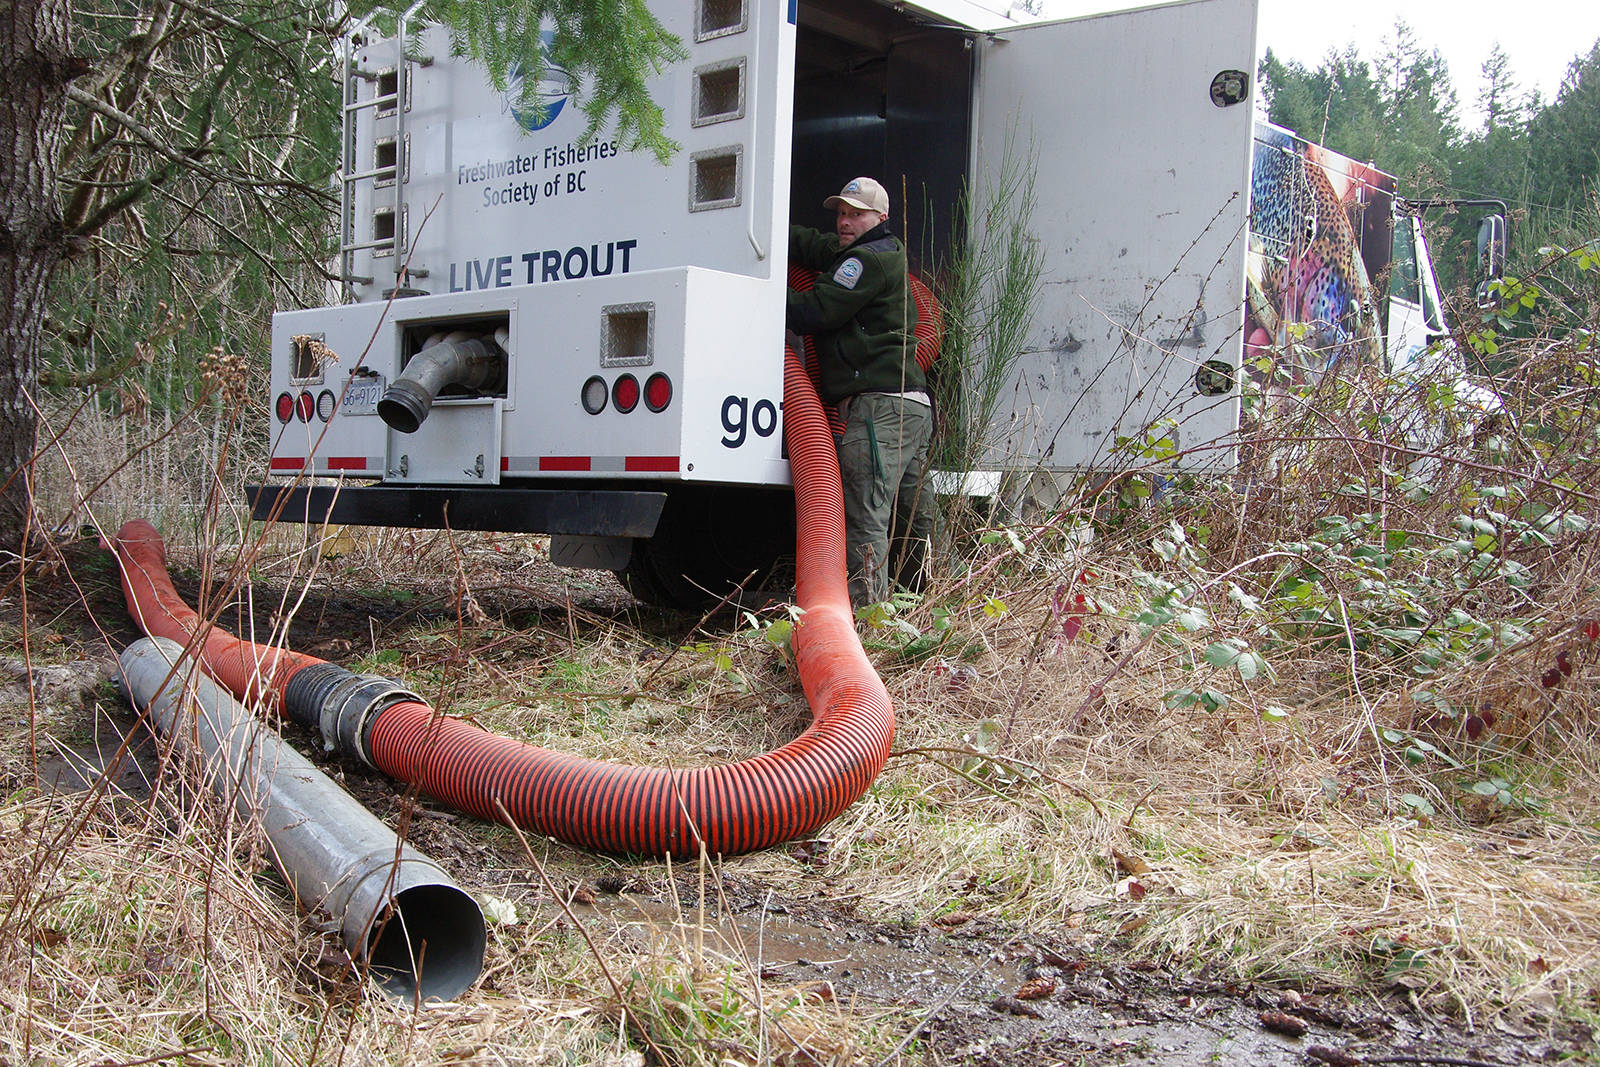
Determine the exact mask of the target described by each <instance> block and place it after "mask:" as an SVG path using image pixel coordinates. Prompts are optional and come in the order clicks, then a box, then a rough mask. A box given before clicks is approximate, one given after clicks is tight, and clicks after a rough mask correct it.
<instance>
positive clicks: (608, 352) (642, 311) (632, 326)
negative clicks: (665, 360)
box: [600, 301, 656, 367]
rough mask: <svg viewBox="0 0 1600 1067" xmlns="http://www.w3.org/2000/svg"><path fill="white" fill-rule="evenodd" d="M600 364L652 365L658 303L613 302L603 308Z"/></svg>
mask: <svg viewBox="0 0 1600 1067" xmlns="http://www.w3.org/2000/svg"><path fill="white" fill-rule="evenodd" d="M601 315H602V323H603V325H602V327H601V330H600V365H601V366H602V367H648V366H650V365H651V364H652V363H654V362H655V343H656V305H655V303H654V302H653V301H647V302H643V303H638V304H612V305H610V306H608V307H606V308H603V309H602V310H601Z"/></svg>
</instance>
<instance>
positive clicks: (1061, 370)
mask: <svg viewBox="0 0 1600 1067" xmlns="http://www.w3.org/2000/svg"><path fill="white" fill-rule="evenodd" d="M1255 25H1256V4H1255V2H1254V0H1194V2H1191V3H1180V4H1172V5H1164V6H1160V7H1152V8H1145V9H1140V10H1135V11H1127V12H1122V13H1118V14H1111V15H1102V16H1096V17H1090V18H1083V19H1076V20H1070V21H1066V22H1058V23H1050V24H1045V25H1040V26H1035V27H1025V28H1023V29H1020V30H1012V31H1007V32H1005V33H1003V34H1001V35H1000V36H999V37H998V38H997V39H994V40H984V41H982V42H981V44H980V47H981V49H982V51H981V52H980V55H979V63H978V70H979V79H980V86H979V94H980V103H979V108H978V115H977V123H978V129H977V135H976V156H977V168H976V174H977V180H978V182H979V183H980V184H979V191H978V195H979V202H980V204H981V203H982V196H983V188H984V187H983V185H982V183H983V182H984V180H985V179H987V178H992V176H994V175H998V174H1000V173H1001V172H1002V170H1003V167H1004V161H1005V156H1006V154H1007V150H1008V143H1010V144H1011V145H1012V147H1011V151H1012V152H1013V154H1014V155H1020V156H1028V155H1031V158H1032V161H1033V164H1034V167H1035V173H1036V186H1035V187H1036V192H1037V205H1036V207H1035V210H1034V213H1033V217H1032V225H1031V229H1032V231H1033V233H1034V235H1035V236H1036V238H1037V240H1038V241H1039V243H1040V248H1041V250H1042V252H1043V256H1044V278H1043V295H1042V297H1041V299H1040V301H1039V306H1038V309H1037V312H1036V314H1035V316H1034V319H1033V325H1032V330H1031V332H1030V333H1029V335H1028V338H1027V341H1026V343H1025V346H1024V347H1025V351H1024V353H1023V354H1022V356H1021V359H1020V361H1019V364H1018V366H1017V368H1016V373H1015V374H1014V375H1013V376H1012V379H1011V382H1010V385H1009V386H1008V387H1007V389H1006V391H1005V393H1004V395H1003V396H1002V398H1001V404H1000V411H999V413H998V415H999V418H998V424H997V425H996V426H995V428H994V431H995V436H994V438H993V440H994V446H993V448H992V449H991V451H990V457H989V459H990V462H991V463H993V464H995V465H999V466H1029V465H1039V466H1042V467H1045V468H1053V469H1072V468H1079V467H1087V466H1094V465H1105V464H1107V463H1109V462H1114V459H1113V457H1114V454H1115V453H1116V452H1117V450H1118V443H1117V442H1118V439H1119V438H1129V439H1134V440H1140V439H1143V438H1144V437H1145V435H1146V433H1147V430H1148V429H1149V428H1150V427H1152V426H1154V425H1156V424H1158V423H1160V422H1161V420H1166V419H1173V420H1178V421H1179V422H1181V423H1182V427H1181V430H1179V431H1178V432H1177V434H1176V437H1177V444H1178V445H1179V446H1180V447H1182V448H1185V449H1189V448H1194V449H1195V451H1194V452H1192V453H1189V454H1187V455H1185V456H1184V457H1182V459H1181V460H1180V462H1183V463H1188V464H1194V465H1215V464H1224V465H1225V464H1229V463H1231V462H1232V454H1231V440H1232V435H1233V434H1234V432H1235V431H1236V429H1237V427H1238V419H1239V406H1240V390H1239V386H1238V368H1239V364H1240V356H1241V348H1240V339H1241V327H1242V311H1243V308H1242V304H1243V301H1242V299H1241V294H1242V292H1243V279H1244V256H1245V246H1246V241H1245V228H1246V221H1247V219H1246V213H1247V210H1248V208H1247V203H1246V197H1245V195H1244V190H1245V189H1246V188H1247V187H1248V178H1249V167H1250V143H1251V125H1252V116H1251V103H1250V97H1251V96H1252V95H1253V94H1250V93H1246V96H1245V98H1244V99H1240V100H1237V101H1236V102H1232V103H1228V104H1227V105H1226V106H1221V105H1219V103H1217V102H1214V101H1213V92H1212V87H1213V84H1214V82H1215V81H1216V80H1217V79H1218V76H1219V75H1224V76H1225V77H1226V75H1225V74H1224V72H1228V71H1237V72H1241V73H1243V84H1244V85H1245V86H1248V85H1250V83H1251V82H1252V81H1253V76H1252V75H1251V74H1250V73H1249V72H1251V71H1253V70H1254V56H1255ZM1208 394H1210V395H1208ZM1170 434H1171V431H1170V430H1169V429H1167V428H1162V429H1160V430H1159V432H1158V436H1168V435H1170Z"/></svg>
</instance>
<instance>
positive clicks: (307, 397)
mask: <svg viewBox="0 0 1600 1067" xmlns="http://www.w3.org/2000/svg"><path fill="white" fill-rule="evenodd" d="M316 410H317V400H316V397H314V396H312V395H311V393H310V392H309V391H308V392H304V393H301V394H300V396H299V398H298V399H297V400H296V401H295V404H294V413H295V414H296V415H298V416H300V421H301V422H310V421H311V416H312V415H313V414H315V413H316Z"/></svg>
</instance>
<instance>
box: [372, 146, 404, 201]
mask: <svg viewBox="0 0 1600 1067" xmlns="http://www.w3.org/2000/svg"><path fill="white" fill-rule="evenodd" d="M372 150H373V160H372V169H373V170H375V171H377V173H376V174H375V175H373V184H374V185H376V186H377V187H379V188H380V189H381V188H383V187H384V186H386V185H393V184H394V176H395V173H396V171H397V170H398V169H399V165H400V149H399V146H398V145H397V144H396V142H395V139H394V138H393V137H380V138H379V139H378V140H376V141H374V142H373V145H372Z"/></svg>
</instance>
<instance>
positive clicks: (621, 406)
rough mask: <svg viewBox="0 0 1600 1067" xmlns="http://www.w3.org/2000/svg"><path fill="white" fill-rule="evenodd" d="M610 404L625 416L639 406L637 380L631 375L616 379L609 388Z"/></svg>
mask: <svg viewBox="0 0 1600 1067" xmlns="http://www.w3.org/2000/svg"><path fill="white" fill-rule="evenodd" d="M611 403H612V404H613V405H615V407H616V409H617V410H618V411H620V412H622V413H623V414H624V415H626V414H627V413H628V412H630V411H632V410H633V409H634V408H636V407H638V406H639V379H637V378H635V377H634V376H633V375H631V374H624V375H623V376H622V377H620V378H618V379H617V383H616V384H615V385H613V386H612V387H611Z"/></svg>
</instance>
